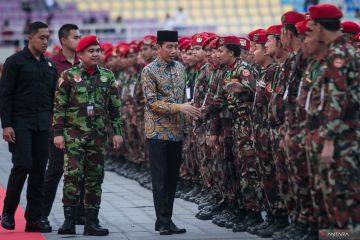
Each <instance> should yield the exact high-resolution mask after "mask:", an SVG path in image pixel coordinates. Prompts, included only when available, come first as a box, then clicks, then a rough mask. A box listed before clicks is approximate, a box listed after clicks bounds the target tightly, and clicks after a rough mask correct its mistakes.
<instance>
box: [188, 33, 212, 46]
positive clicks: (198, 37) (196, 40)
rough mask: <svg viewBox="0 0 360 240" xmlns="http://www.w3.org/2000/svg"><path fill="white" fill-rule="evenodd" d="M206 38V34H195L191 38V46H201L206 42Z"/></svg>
mask: <svg viewBox="0 0 360 240" xmlns="http://www.w3.org/2000/svg"><path fill="white" fill-rule="evenodd" d="M207 38H208V35H207V34H204V33H202V34H195V35H194V36H192V38H191V45H192V46H194V45H201V46H202V45H203V44H204V42H205V41H206V39H207Z"/></svg>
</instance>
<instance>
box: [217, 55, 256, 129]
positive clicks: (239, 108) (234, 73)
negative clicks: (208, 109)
mask: <svg viewBox="0 0 360 240" xmlns="http://www.w3.org/2000/svg"><path fill="white" fill-rule="evenodd" d="M225 77H226V79H224V80H225V81H224V82H223V83H224V84H227V83H228V82H229V81H231V80H232V79H237V80H238V82H239V83H240V86H241V89H240V92H229V93H227V101H228V109H229V110H230V112H231V113H232V118H233V120H235V123H237V122H238V121H243V120H245V119H247V120H250V116H251V107H252V104H253V102H254V93H255V87H256V82H255V80H254V75H253V71H252V69H251V66H250V65H249V64H248V63H247V62H245V61H242V60H237V61H236V63H235V65H234V67H233V68H232V69H229V70H228V72H227V73H226V75H225ZM224 87H226V85H225V86H224Z"/></svg>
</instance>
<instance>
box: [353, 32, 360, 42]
mask: <svg viewBox="0 0 360 240" xmlns="http://www.w3.org/2000/svg"><path fill="white" fill-rule="evenodd" d="M354 38H355V42H360V32H359V33H358V34H356V35H355V37H354Z"/></svg>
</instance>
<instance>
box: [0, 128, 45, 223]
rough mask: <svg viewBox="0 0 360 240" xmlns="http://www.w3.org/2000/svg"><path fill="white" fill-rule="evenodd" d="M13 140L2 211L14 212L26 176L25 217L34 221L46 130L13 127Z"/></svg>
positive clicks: (40, 198)
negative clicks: (11, 165) (14, 137)
mask: <svg viewBox="0 0 360 240" xmlns="http://www.w3.org/2000/svg"><path fill="white" fill-rule="evenodd" d="M14 131H15V136H16V142H15V143H14V144H12V154H13V157H12V161H13V167H12V169H11V172H10V176H9V181H8V185H7V189H6V197H5V200H4V208H3V212H4V213H7V214H10V215H13V214H15V211H16V208H17V206H18V204H19V202H20V195H21V191H22V188H23V186H24V183H25V180H26V178H27V176H29V177H28V186H27V193H26V198H27V205H26V210H25V218H26V220H27V221H33V220H36V219H38V218H40V217H41V209H42V203H43V185H44V173H45V168H46V164H47V160H48V155H49V151H48V148H47V147H46V146H47V144H48V140H49V132H48V131H34V130H30V129H28V128H25V127H23V128H22V127H17V128H14Z"/></svg>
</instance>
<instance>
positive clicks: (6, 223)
mask: <svg viewBox="0 0 360 240" xmlns="http://www.w3.org/2000/svg"><path fill="white" fill-rule="evenodd" d="M1 226H2V227H3V228H5V229H6V230H14V229H15V220H14V214H10V213H7V212H3V214H2V220H1Z"/></svg>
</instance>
